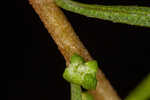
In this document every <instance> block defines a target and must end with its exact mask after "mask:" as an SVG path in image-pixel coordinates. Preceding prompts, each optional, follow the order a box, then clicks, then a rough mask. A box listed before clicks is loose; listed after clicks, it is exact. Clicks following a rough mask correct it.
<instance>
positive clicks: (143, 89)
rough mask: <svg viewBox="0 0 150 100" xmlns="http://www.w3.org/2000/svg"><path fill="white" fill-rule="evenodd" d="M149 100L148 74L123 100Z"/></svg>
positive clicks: (149, 80) (149, 76)
mask: <svg viewBox="0 0 150 100" xmlns="http://www.w3.org/2000/svg"><path fill="white" fill-rule="evenodd" d="M149 99H150V74H148V76H147V77H145V79H144V80H143V81H142V82H141V83H140V84H139V85H138V86H137V87H136V88H135V89H134V90H133V91H132V92H131V94H130V95H129V96H127V98H126V99H125V100H149Z"/></svg>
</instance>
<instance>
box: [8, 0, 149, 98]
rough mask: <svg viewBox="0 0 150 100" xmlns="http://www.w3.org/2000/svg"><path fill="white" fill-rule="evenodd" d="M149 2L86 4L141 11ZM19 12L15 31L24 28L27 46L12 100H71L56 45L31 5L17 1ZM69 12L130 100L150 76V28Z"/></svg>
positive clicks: (14, 73)
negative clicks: (124, 7) (118, 6)
mask: <svg viewBox="0 0 150 100" xmlns="http://www.w3.org/2000/svg"><path fill="white" fill-rule="evenodd" d="M148 1H149V0H94V1H93V0H82V2H86V3H97V4H105V5H119V4H121V5H139V6H149V5H150V1H149V2H148ZM15 7H16V11H17V13H16V15H17V16H16V19H17V20H15V27H19V28H18V30H19V31H18V33H19V34H21V35H20V36H21V37H20V38H21V40H22V41H23V42H22V43H23V49H22V50H23V53H22V56H23V59H22V61H23V63H22V64H21V65H20V66H14V67H13V68H11V69H10V73H9V75H8V76H9V77H8V100H60V99H61V100H70V99H69V98H70V93H69V91H70V90H69V83H67V82H66V81H65V80H64V79H63V78H62V73H63V71H64V68H65V60H64V58H63V56H62V55H61V53H60V52H59V51H58V49H57V46H56V44H55V43H54V41H53V40H52V38H51V37H50V35H49V34H48V32H47V30H46V29H45V28H44V26H43V24H42V23H41V21H40V19H39V17H38V15H37V14H36V13H35V12H34V10H33V9H32V7H31V5H29V3H28V0H18V1H16V5H15ZM63 11H64V13H65V15H66V16H67V18H68V20H69V21H70V22H71V24H72V26H73V28H74V29H75V31H76V32H77V34H78V35H79V37H80V39H81V41H82V42H83V44H84V45H85V46H86V48H87V49H88V50H89V52H90V53H91V55H92V57H93V58H94V59H96V60H97V61H98V63H99V65H100V66H99V67H100V68H101V69H102V71H103V72H104V73H105V75H106V77H107V78H108V79H109V80H110V82H111V84H112V85H113V87H114V88H115V89H116V91H117V92H118V94H119V95H120V96H121V98H124V97H126V96H127V95H128V93H129V92H130V91H131V90H132V89H134V88H135V87H136V85H137V84H138V83H139V82H140V81H141V80H142V79H143V78H144V77H145V76H146V75H147V74H148V73H149V67H150V64H149V63H150V55H149V51H150V45H149V43H150V39H149V34H150V29H149V28H144V27H139V26H131V25H126V24H119V23H112V22H110V21H104V20H100V19H94V18H88V17H85V16H81V15H78V14H74V13H71V12H68V11H65V10H63ZM19 59H20V58H19ZM52 98H53V99H52Z"/></svg>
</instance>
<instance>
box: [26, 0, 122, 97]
mask: <svg viewBox="0 0 150 100" xmlns="http://www.w3.org/2000/svg"><path fill="white" fill-rule="evenodd" d="M29 2H30V4H31V5H32V6H33V8H34V10H35V11H36V13H37V14H38V15H39V17H40V18H41V20H42V22H43V23H44V25H45V27H46V29H47V30H48V32H49V33H50V35H51V36H52V38H53V39H54V41H55V43H56V44H57V46H58V48H59V50H60V52H61V53H62V54H63V56H64V58H65V60H66V63H67V65H68V64H69V60H70V57H71V56H72V54H73V53H77V54H79V55H81V56H82V57H84V59H85V60H86V61H88V60H92V57H91V56H90V54H89V53H88V51H87V50H86V48H85V47H84V46H83V44H82V42H81V41H80V40H79V38H78V36H77V35H76V33H75V32H74V30H73V28H72V26H71V25H70V23H69V22H68V21H67V19H66V17H65V15H64V14H63V12H62V11H61V10H60V9H59V8H58V7H57V6H56V5H55V3H54V1H53V0H29ZM97 79H98V84H97V87H96V90H92V91H89V92H90V93H91V94H92V95H93V96H94V98H95V100H120V98H119V97H118V95H117V93H116V92H115V90H114V89H113V88H112V86H111V84H110V83H109V81H108V80H107V79H106V78H105V76H104V74H103V73H102V71H101V70H100V69H99V70H98V73H97Z"/></svg>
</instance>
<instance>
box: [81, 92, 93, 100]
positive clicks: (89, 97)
mask: <svg viewBox="0 0 150 100" xmlns="http://www.w3.org/2000/svg"><path fill="white" fill-rule="evenodd" d="M82 100H94V98H93V96H92V95H91V94H89V93H88V92H82Z"/></svg>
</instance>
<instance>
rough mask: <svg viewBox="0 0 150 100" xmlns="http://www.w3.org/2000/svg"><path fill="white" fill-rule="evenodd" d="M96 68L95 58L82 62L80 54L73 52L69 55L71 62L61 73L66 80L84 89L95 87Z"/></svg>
mask: <svg viewBox="0 0 150 100" xmlns="http://www.w3.org/2000/svg"><path fill="white" fill-rule="evenodd" d="M97 69H98V65H97V62H96V61H95V60H93V61H88V62H86V63H84V60H83V58H82V57H81V56H79V55H77V54H74V55H73V56H72V57H71V64H70V65H69V67H68V68H66V69H65V71H64V73H63V77H64V79H66V80H67V81H68V82H71V83H74V84H77V85H81V86H82V87H83V88H85V89H95V88H96V84H97V80H96V73H97Z"/></svg>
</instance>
